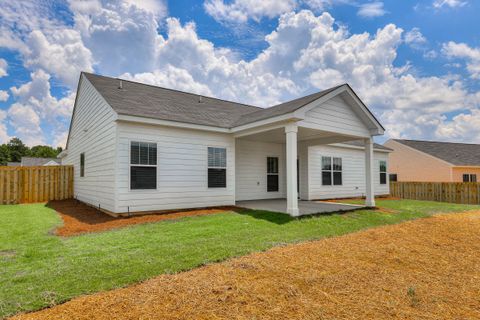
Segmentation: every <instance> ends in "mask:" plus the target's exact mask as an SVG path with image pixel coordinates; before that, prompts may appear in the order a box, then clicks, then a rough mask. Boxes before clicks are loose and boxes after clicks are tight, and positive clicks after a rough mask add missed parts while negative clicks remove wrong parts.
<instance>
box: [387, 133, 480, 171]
mask: <svg viewBox="0 0 480 320" xmlns="http://www.w3.org/2000/svg"><path fill="white" fill-rule="evenodd" d="M394 141H396V142H399V143H402V144H404V145H406V146H409V147H411V148H413V149H417V150H419V151H421V152H424V153H427V154H429V155H431V156H434V157H436V158H439V159H442V160H444V161H446V162H449V163H451V164H453V165H456V166H480V144H469V143H454V142H439V141H420V140H401V139H394Z"/></svg>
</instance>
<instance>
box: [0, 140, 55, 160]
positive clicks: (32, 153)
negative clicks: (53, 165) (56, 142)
mask: <svg viewBox="0 0 480 320" xmlns="http://www.w3.org/2000/svg"><path fill="white" fill-rule="evenodd" d="M60 152H62V148H61V147H58V148H52V147H51V146H41V145H38V146H34V147H31V148H30V147H28V146H26V145H25V144H24V143H23V142H22V140H20V139H19V138H12V139H11V140H10V141H9V142H8V143H4V144H2V145H0V166H6V165H7V162H20V161H21V160H22V157H35V158H56V157H57V156H58V154H59V153H60Z"/></svg>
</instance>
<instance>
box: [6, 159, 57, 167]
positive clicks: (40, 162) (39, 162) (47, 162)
mask: <svg viewBox="0 0 480 320" xmlns="http://www.w3.org/2000/svg"><path fill="white" fill-rule="evenodd" d="M61 164H62V159H59V158H35V157H22V159H21V160H20V162H8V163H7V166H9V167H36V166H59V165H61Z"/></svg>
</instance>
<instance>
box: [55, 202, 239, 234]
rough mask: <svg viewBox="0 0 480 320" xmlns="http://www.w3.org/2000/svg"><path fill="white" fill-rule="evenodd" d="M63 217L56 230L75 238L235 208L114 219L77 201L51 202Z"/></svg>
mask: <svg viewBox="0 0 480 320" xmlns="http://www.w3.org/2000/svg"><path fill="white" fill-rule="evenodd" d="M47 206H49V207H50V208H52V209H55V210H56V211H57V213H58V214H59V215H60V216H61V217H62V220H63V225H62V226H60V227H58V228H57V229H56V230H55V234H56V235H59V236H73V235H78V234H82V233H88V232H98V231H105V230H110V229H115V228H120V227H125V226H129V225H134V224H140V223H149V222H156V221H161V220H174V219H179V218H183V217H190V216H202V215H208V214H216V213H221V212H225V211H228V210H233V209H234V208H233V207H232V208H230V207H224V208H209V209H198V210H180V211H172V212H161V213H150V214H146V215H134V216H131V217H118V218H115V217H112V216H109V215H108V214H106V213H104V212H102V211H100V210H98V209H96V208H94V207H90V206H87V205H86V204H84V203H81V202H79V201H76V200H62V201H51V202H49V203H48V204H47Z"/></svg>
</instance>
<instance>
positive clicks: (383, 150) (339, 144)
mask: <svg viewBox="0 0 480 320" xmlns="http://www.w3.org/2000/svg"><path fill="white" fill-rule="evenodd" d="M330 145H331V146H335V147H342V148H350V149H357V150H365V147H359V146H352V145H349V144H344V143H332V144H330ZM373 151H375V152H385V153H391V152H393V150H385V149H378V148H375V147H373Z"/></svg>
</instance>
